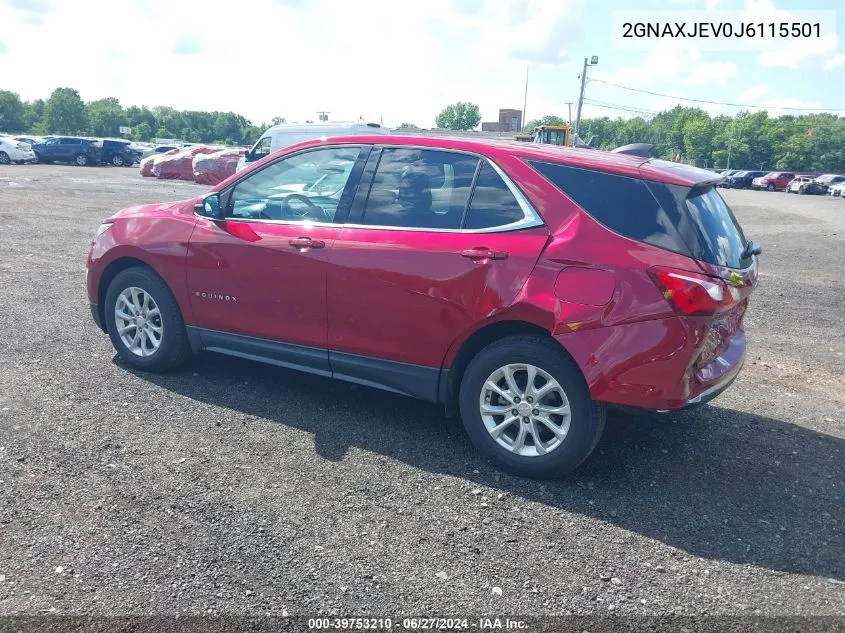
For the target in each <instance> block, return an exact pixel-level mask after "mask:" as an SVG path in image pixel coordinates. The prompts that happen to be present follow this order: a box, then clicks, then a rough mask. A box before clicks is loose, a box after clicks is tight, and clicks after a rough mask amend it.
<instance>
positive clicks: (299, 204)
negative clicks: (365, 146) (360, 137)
mask: <svg viewBox="0 0 845 633" xmlns="http://www.w3.org/2000/svg"><path fill="white" fill-rule="evenodd" d="M360 151H361V148H360V147H358V146H344V147H334V148H325V149H317V150H312V151H306V152H302V153H301V154H296V155H294V156H291V157H289V158H283V159H281V160H279V161H276V162H275V163H273V164H271V165H268V166H267V167H265V168H264V169H261V170H259V171H257V172H255V173H252V174H250V175H249V176H247V177H246V178H244V179H243V180H241V181H239V182H238V183H237V184H236V185H235V188H234V190H233V191H232V195H231V199H230V202H229V212H228V213H227V216H229V217H231V218H233V219H237V218H242V219H250V220H284V221H294V222H295V221H302V222H305V221H310V222H333V221H334V216H335V213H336V212H337V207H338V204H340V198H341V195H342V194H343V191H344V189H345V187H346V182H347V181H348V180H349V175H350V173H351V172H352V167H353V166H354V165H355V161H356V160H357V159H358V154H359V153H360Z"/></svg>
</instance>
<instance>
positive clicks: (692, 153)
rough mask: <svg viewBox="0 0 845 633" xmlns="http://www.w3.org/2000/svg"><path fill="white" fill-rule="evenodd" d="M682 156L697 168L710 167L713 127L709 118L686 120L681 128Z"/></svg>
mask: <svg viewBox="0 0 845 633" xmlns="http://www.w3.org/2000/svg"><path fill="white" fill-rule="evenodd" d="M683 134H684V155H685V156H686V158H687V160H688V161H689V162H691V163H693V164H694V165H697V166H698V167H706V166H708V165H710V166H712V162H711V160H712V159H711V157H710V152H711V142H712V140H713V126H712V124H711V123H710V118H709V117H696V118H690V119H687V121H686V122H685V123H684V127H683Z"/></svg>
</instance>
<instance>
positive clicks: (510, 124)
mask: <svg viewBox="0 0 845 633" xmlns="http://www.w3.org/2000/svg"><path fill="white" fill-rule="evenodd" d="M481 131H482V132H509V133H511V134H516V133H517V132H521V131H522V110H510V109H504V110H499V120H498V121H486V122H482V123H481Z"/></svg>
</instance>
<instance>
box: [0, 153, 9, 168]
mask: <svg viewBox="0 0 845 633" xmlns="http://www.w3.org/2000/svg"><path fill="white" fill-rule="evenodd" d="M11 162H12V161H11V160H10V159H9V155H8V154H7V153H6V152H0V165H8V164H9V163H11Z"/></svg>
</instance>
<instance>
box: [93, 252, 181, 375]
mask: <svg viewBox="0 0 845 633" xmlns="http://www.w3.org/2000/svg"><path fill="white" fill-rule="evenodd" d="M103 307H104V311H105V317H106V327H107V329H108V332H109V337H110V338H111V342H112V345H114V348H115V349H116V350H117V353H118V354H119V355H120V357H121V358H122V359H123V360H124V361H125V362H126V363H128V364H129V365H132V366H134V367H137V368H138V369H142V370H144V371H155V372H158V371H166V370H168V369H171V368H173V367H176V366H177V365H179V364H181V363H183V362H184V361H185V360H187V358H188V357H189V356H190V355H191V348H190V345H189V343H188V334H187V332H186V331H185V322H184V320H183V319H182V312H181V311H180V310H179V305H178V304H177V303H176V300H175V299H174V298H173V295H172V293H171V292H170V289H169V288H168V287H167V285H166V284H165V283H164V281H162V279H161V278H160V277H159V276H158V275H156V274H155V273H154V272H153V271H152V270H150V269H149V268H140V267H138V268H128V269H126V270H124V271H122V272H120V273H118V274H117V276H116V277H115V278H114V279H113V280H112V282H111V283H110V284H109V288H108V291H107V292H106V299H105V305H104V306H103Z"/></svg>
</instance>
